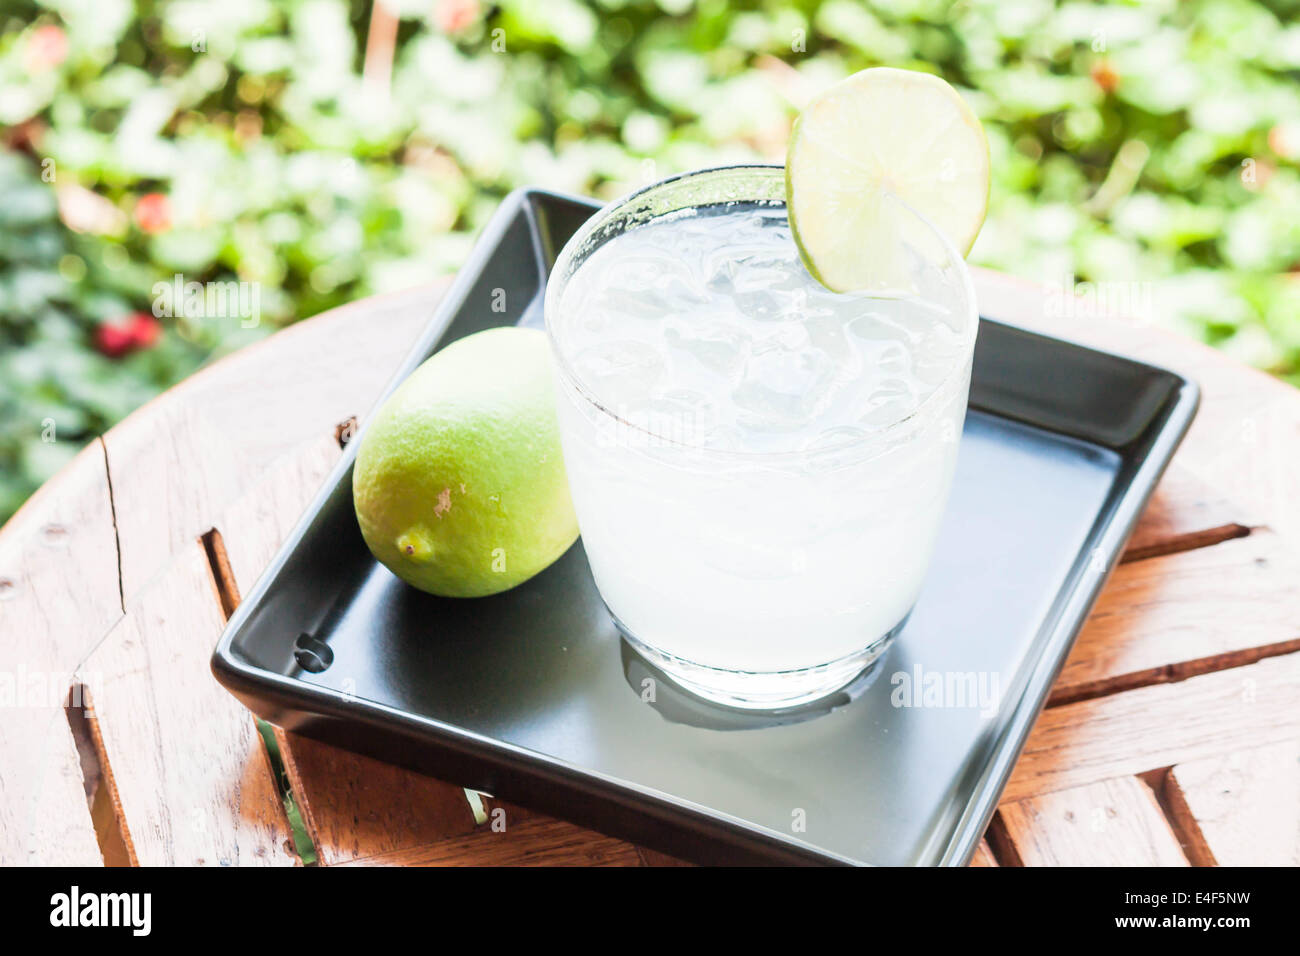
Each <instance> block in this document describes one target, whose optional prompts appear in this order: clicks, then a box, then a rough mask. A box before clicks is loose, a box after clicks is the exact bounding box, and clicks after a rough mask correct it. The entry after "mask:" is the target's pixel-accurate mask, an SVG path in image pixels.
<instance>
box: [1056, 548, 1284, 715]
mask: <svg viewBox="0 0 1300 956" xmlns="http://www.w3.org/2000/svg"><path fill="white" fill-rule="evenodd" d="M1298 581H1300V562H1297V560H1296V558H1295V557H1294V555H1293V554H1292V553H1291V552H1290V551H1289V550H1287V549H1286V548H1284V547H1283V545H1282V542H1281V541H1280V540H1279V539H1278V537H1277V535H1275V534H1273V533H1271V532H1269V531H1264V530H1261V531H1256V532H1255V533H1254V534H1251V535H1250V536H1249V537H1246V538H1240V539H1236V540H1230V541H1224V542H1222V543H1220V544H1216V545H1213V546H1212V547H1206V548H1198V549H1196V550H1194V551H1184V552H1181V553H1176V554H1168V555H1163V556H1161V557H1156V558H1148V559H1146V560H1144V561H1134V562H1130V563H1128V564H1122V565H1120V566H1119V567H1118V568H1117V569H1116V570H1115V572H1114V574H1113V575H1112V576H1111V579H1110V581H1109V582H1108V583H1107V585H1106V589H1105V590H1104V591H1103V592H1102V595H1101V598H1100V599H1099V600H1098V602H1097V606H1096V607H1095V608H1094V610H1093V612H1092V614H1091V616H1090V617H1089V618H1088V621H1087V623H1086V624H1085V625H1084V628H1083V631H1082V632H1081V633H1080V635H1079V638H1078V641H1077V642H1076V643H1075V646H1074V650H1073V651H1072V652H1071V654H1070V656H1069V658H1068V659H1067V661H1066V663H1065V667H1064V669H1063V670H1062V671H1061V675H1060V677H1059V678H1058V679H1057V682H1056V685H1055V686H1054V687H1053V689H1052V696H1051V699H1050V703H1051V704H1060V703H1065V702H1069V701H1073V700H1080V699H1083V698H1086V697H1096V696H1099V695H1100V694H1107V693H1114V692H1115V691H1118V690H1127V689H1129V688H1132V687H1138V686H1142V685H1146V684H1154V683H1161V682H1168V681H1176V680H1182V679H1184V678H1186V677H1190V676H1192V675H1194V674H1201V673H1206V672H1208V671H1212V670H1221V669H1223V668H1225V667H1234V666H1237V665H1240V664H1247V663H1251V662H1253V661H1256V660H1259V659H1261V658H1264V657H1269V656H1275V655H1277V654H1284V653H1289V652H1292V651H1297V650H1300V588H1297V586H1296V583H1297V582H1298Z"/></svg>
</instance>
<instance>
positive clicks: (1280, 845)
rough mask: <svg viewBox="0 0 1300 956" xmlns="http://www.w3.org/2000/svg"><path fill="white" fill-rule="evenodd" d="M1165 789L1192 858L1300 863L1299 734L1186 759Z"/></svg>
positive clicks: (1225, 862) (1209, 861)
mask: <svg viewBox="0 0 1300 956" xmlns="http://www.w3.org/2000/svg"><path fill="white" fill-rule="evenodd" d="M1164 793H1165V799H1166V802H1167V803H1168V805H1169V807H1170V810H1171V811H1172V813H1173V816H1174V820H1175V822H1176V823H1177V825H1178V826H1179V827H1180V829H1181V830H1182V831H1183V833H1184V834H1185V836H1186V837H1187V840H1188V842H1189V844H1191V849H1190V850H1189V856H1191V858H1192V860H1193V862H1196V863H1199V864H1202V865H1207V866H1212V865H1216V864H1217V865H1221V866H1300V741H1295V740H1291V741H1285V742H1283V743H1278V744H1273V745H1271V746H1267V747H1251V748H1244V749H1241V750H1236V751H1233V752H1232V753H1225V754H1221V755H1219V756H1216V757H1209V758H1206V759H1204V760H1193V761H1189V762H1187V763H1181V764H1179V765H1177V766H1175V767H1173V768H1171V769H1170V771H1169V773H1168V775H1167V776H1166V777H1165V789H1164Z"/></svg>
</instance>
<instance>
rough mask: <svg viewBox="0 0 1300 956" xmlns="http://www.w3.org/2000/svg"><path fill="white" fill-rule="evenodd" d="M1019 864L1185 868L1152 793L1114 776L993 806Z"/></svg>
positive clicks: (1138, 783)
mask: <svg viewBox="0 0 1300 956" xmlns="http://www.w3.org/2000/svg"><path fill="white" fill-rule="evenodd" d="M998 813H999V815H1000V816H1001V818H1002V825H1003V834H1004V838H1005V839H1006V840H1007V841H1008V842H1009V845H1010V847H1011V849H1012V851H1013V852H1014V854H1015V858H1016V859H1018V860H1019V861H1020V862H1021V864H1023V865H1024V866H1187V865H1188V863H1187V858H1186V857H1185V856H1184V855H1183V853H1182V850H1181V849H1180V848H1179V845H1178V838H1177V836H1175V834H1174V832H1173V830H1172V829H1170V827H1169V823H1168V821H1167V820H1166V819H1165V816H1164V814H1163V812H1162V811H1161V809H1160V805H1159V804H1158V803H1157V802H1156V798H1155V794H1154V793H1152V792H1151V788H1150V787H1148V786H1147V785H1146V784H1145V783H1143V782H1142V781H1141V780H1138V779H1137V778H1136V777H1118V778H1115V779H1113V780H1099V781H1097V782H1096V783H1091V784H1087V785H1085V786H1082V787H1074V788H1071V789H1069V790H1058V791H1056V792H1054V793H1048V794H1044V795H1042V796H1040V797H1032V798H1030V799H1028V800H1020V801H1016V802H1013V803H1004V804H1002V806H1001V807H999V808H998Z"/></svg>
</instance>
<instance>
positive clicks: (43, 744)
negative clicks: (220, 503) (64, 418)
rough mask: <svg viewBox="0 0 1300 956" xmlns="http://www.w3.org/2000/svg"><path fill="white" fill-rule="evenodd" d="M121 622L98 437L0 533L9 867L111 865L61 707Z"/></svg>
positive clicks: (2, 844) (0, 802)
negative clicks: (84, 662)
mask: <svg viewBox="0 0 1300 956" xmlns="http://www.w3.org/2000/svg"><path fill="white" fill-rule="evenodd" d="M121 616H122V599H121V592H120V590H119V587H118V576H117V543H116V536H115V534H114V526H113V506H112V500H111V497H110V493H109V485H108V473H107V470H106V468H105V466H104V450H103V446H102V445H100V444H99V442H98V441H95V442H91V443H90V444H89V445H87V446H86V448H85V449H83V450H82V451H81V453H80V454H78V455H77V456H76V458H74V459H73V461H72V462H71V463H70V464H69V465H68V467H67V468H65V469H64V470H63V471H62V472H61V473H60V475H59V478H58V480H57V482H53V483H50V484H47V485H46V486H45V487H44V488H42V489H41V490H40V491H38V492H37V493H36V494H35V495H34V496H33V497H32V498H31V499H30V500H29V501H28V502H27V503H26V504H25V505H24V506H23V507H22V509H21V510H19V512H18V513H17V514H16V515H14V517H13V518H12V519H10V521H9V522H8V523H7V524H6V525H5V526H4V528H3V529H0V709H2V710H3V717H2V718H0V865H15V864H40V865H55V864H68V865H82V866H87V865H99V864H101V863H102V862H103V859H102V856H101V854H100V850H99V846H98V843H97V841H96V839H95V829H94V824H93V821H92V820H91V817H90V808H89V805H88V803H87V799H86V791H85V787H84V782H83V778H82V774H81V769H80V760H79V757H78V753H77V746H76V742H75V740H74V738H73V736H72V732H71V729H70V727H69V725H68V720H67V716H66V714H65V713H64V710H63V700H64V697H65V695H66V694H67V692H68V689H69V687H70V685H71V683H72V675H73V671H74V670H75V668H76V666H77V664H78V663H79V662H80V660H81V658H82V657H83V656H84V655H85V654H86V653H87V652H88V651H89V650H90V648H91V647H93V646H94V644H95V642H96V641H98V640H99V639H100V638H101V637H102V636H103V634H104V633H105V632H106V631H107V630H108V629H109V628H110V627H111V626H112V625H113V624H114V622H116V621H117V620H119V619H120V618H121Z"/></svg>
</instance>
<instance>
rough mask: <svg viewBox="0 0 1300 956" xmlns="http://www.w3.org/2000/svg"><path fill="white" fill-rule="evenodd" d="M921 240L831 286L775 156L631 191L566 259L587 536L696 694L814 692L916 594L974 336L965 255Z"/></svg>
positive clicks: (564, 417) (565, 403) (574, 470)
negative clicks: (890, 263) (813, 260)
mask: <svg viewBox="0 0 1300 956" xmlns="http://www.w3.org/2000/svg"><path fill="white" fill-rule="evenodd" d="M921 234H922V235H926V234H925V233H921ZM927 238H931V239H933V241H932V242H929V243H923V244H922V248H919V249H911V248H908V249H903V250H901V251H900V254H902V255H903V256H905V257H906V258H907V259H908V263H909V270H908V277H909V280H910V282H911V288H909V289H907V290H897V292H896V294H891V295H883V296H882V295H880V294H839V293H833V292H830V291H829V290H827V289H825V288H824V287H823V286H821V285H820V284H819V283H818V282H817V281H816V280H814V279H813V278H812V277H811V276H810V275H809V274H808V272H807V270H806V269H805V268H804V266H803V264H802V263H801V262H800V259H799V254H798V251H797V249H796V247H795V245H794V243H793V242H792V240H791V236H790V228H789V224H788V222H787V221H786V211H785V202H784V181H783V174H782V171H781V169H780V168H779V167H734V168H728V169H721V170H714V171H704V172H699V173H692V174H688V175H687V176H684V177H680V178H678V179H674V180H671V181H668V182H666V183H663V184H660V185H657V186H654V187H651V188H650V189H648V190H646V191H643V192H642V193H639V194H637V195H634V196H632V197H630V198H629V199H628V200H626V201H624V202H623V203H620V204H618V205H616V206H614V207H612V208H609V209H607V210H605V211H603V212H602V213H600V214H598V215H597V216H596V217H595V218H594V219H593V220H591V221H590V222H589V223H588V224H587V226H586V227H585V228H584V229H583V231H582V232H581V233H579V235H578V236H576V237H575V239H574V241H573V242H571V243H570V244H569V246H568V247H566V249H565V251H564V253H563V254H562V255H561V257H560V260H559V262H558V263H557V266H556V270H555V273H554V274H553V276H552V281H551V285H550V287H549V290H548V295H547V302H546V319H547V324H548V328H549V331H550V334H551V338H552V345H553V352H554V354H555V356H556V358H557V365H558V372H557V376H556V380H557V383H558V391H559V401H558V406H559V407H558V413H559V421H560V434H561V441H562V444H563V448H564V456H565V465H566V468H567V470H568V475H569V485H570V489H571V491H572V495H573V502H574V507H575V509H576V511H577V514H578V524H579V527H580V528H581V531H582V540H583V542H584V545H585V547H586V551H587V556H588V559H589V560H590V563H591V569H592V572H593V574H594V576H595V580H596V584H597V587H598V588H599V590H600V593H601V595H602V597H603V598H604V600H605V602H606V604H607V605H608V606H609V609H610V611H611V613H612V614H613V615H614V617H615V619H616V620H617V622H618V624H619V627H620V628H621V629H622V630H623V632H624V634H625V635H626V636H627V637H628V639H629V640H630V641H631V642H632V643H633V645H634V646H635V647H637V649H638V650H640V651H641V652H642V653H643V654H645V655H646V656H647V657H649V658H650V659H651V660H652V662H654V663H655V664H657V665H658V666H659V667H660V668H661V669H662V670H664V671H665V672H666V673H667V674H668V675H669V676H671V677H672V678H674V679H675V680H677V681H678V682H679V683H681V684H683V685H684V686H686V687H687V688H689V689H690V690H692V691H694V692H695V693H697V694H700V695H702V696H705V697H708V698H710V699H713V700H717V701H720V702H723V703H728V704H732V705H737V706H749V707H778V706H790V705H793V704H796V703H799V702H803V701H807V700H811V699H813V698H816V697H820V696H822V695H824V694H825V693H827V692H829V691H830V690H834V689H835V688H837V687H839V686H842V685H843V684H844V683H846V682H847V681H849V680H851V679H852V678H853V677H854V676H855V675H856V674H858V673H859V672H860V671H862V670H863V668H864V667H865V666H867V665H868V664H869V663H870V662H871V661H872V660H873V659H874V658H875V657H876V656H878V655H879V654H880V653H881V651H882V650H883V649H884V647H885V645H886V643H887V641H888V639H889V638H890V637H891V636H892V635H893V634H894V633H895V631H896V629H897V628H898V627H899V625H900V624H901V623H902V622H903V621H904V619H905V618H906V616H907V614H908V612H909V610H910V609H911V607H912V605H913V603H914V602H915V600H916V597H917V593H918V591H919V589H920V587H921V583H922V579H923V577H924V574H925V570H926V566H927V564H928V562H929V557H930V552H931V550H932V548H933V545H934V540H935V535H936V532H937V529H938V526H939V522H940V519H941V517H942V515H943V510H944V504H945V501H946V499H947V495H948V488H949V485H950V482H951V479H952V474H953V467H954V463H955V461H956V455H957V448H958V438H959V436H960V433H961V426H962V421H963V417H964V414H965V408H966V397H967V391H968V387H969V381H970V367H971V354H972V347H973V343H974V339H975V331H976V316H975V310H974V304H973V303H974V300H973V296H972V294H971V289H970V282H969V276H968V274H967V271H966V268H965V265H964V263H963V262H962V259H961V256H960V255H958V254H957V253H956V252H955V251H954V250H953V249H952V247H951V246H950V245H948V244H947V243H946V241H944V240H943V239H942V238H941V237H938V236H936V235H927Z"/></svg>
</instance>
